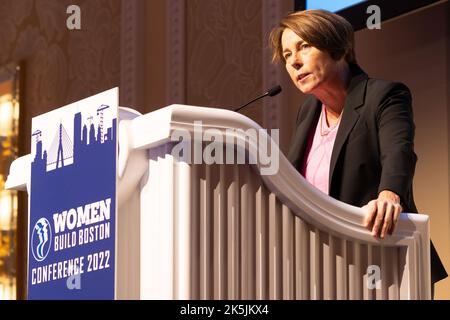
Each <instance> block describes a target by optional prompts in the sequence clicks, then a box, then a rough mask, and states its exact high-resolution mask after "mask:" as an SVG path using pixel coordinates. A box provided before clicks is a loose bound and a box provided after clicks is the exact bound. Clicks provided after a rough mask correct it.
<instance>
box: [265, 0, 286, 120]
mask: <svg viewBox="0 0 450 320" xmlns="http://www.w3.org/2000/svg"><path fill="white" fill-rule="evenodd" d="M281 16H282V3H281V1H279V0H264V1H262V46H263V54H262V75H263V81H262V83H263V90H267V89H268V88H271V87H273V86H275V85H277V84H280V83H281V72H282V70H281V68H280V66H277V65H275V64H273V63H272V62H271V61H272V52H271V50H270V47H269V45H268V43H269V41H268V39H269V34H270V31H271V30H272V28H273V27H275V26H276V25H277V24H278V22H279V21H280V19H281ZM281 105H282V98H281V96H276V97H274V98H271V99H264V101H263V110H264V115H263V117H264V119H263V121H264V127H265V128H280V126H281V117H280V114H279V113H280V112H281Z"/></svg>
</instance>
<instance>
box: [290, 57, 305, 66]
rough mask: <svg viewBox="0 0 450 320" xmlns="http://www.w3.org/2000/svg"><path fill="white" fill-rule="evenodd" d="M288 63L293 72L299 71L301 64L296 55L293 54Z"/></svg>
mask: <svg viewBox="0 0 450 320" xmlns="http://www.w3.org/2000/svg"><path fill="white" fill-rule="evenodd" d="M290 63H291V65H292V67H293V68H294V69H295V70H300V68H301V67H302V66H303V63H302V61H301V60H300V58H299V55H298V54H294V55H293V56H292V60H291V61H290Z"/></svg>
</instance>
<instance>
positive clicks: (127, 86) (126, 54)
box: [120, 0, 145, 109]
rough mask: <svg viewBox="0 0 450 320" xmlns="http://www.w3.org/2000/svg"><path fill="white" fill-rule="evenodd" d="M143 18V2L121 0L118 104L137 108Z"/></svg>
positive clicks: (141, 72)
mask: <svg viewBox="0 0 450 320" xmlns="http://www.w3.org/2000/svg"><path fill="white" fill-rule="evenodd" d="M144 18H145V3H144V2H143V1H140V0H122V19H121V21H122V24H121V46H120V48H121V64H120V65H121V69H120V104H121V105H122V106H126V107H131V108H136V109H139V106H140V105H141V104H142V101H143V90H142V88H143V84H142V83H141V79H143V76H144V71H143V63H144V61H143V55H144V44H143V42H142V41H140V40H141V39H140V38H141V37H140V34H141V33H142V32H143V30H142V26H143V25H144Z"/></svg>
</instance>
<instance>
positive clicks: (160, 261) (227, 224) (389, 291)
mask: <svg viewBox="0 0 450 320" xmlns="http://www.w3.org/2000/svg"><path fill="white" fill-rule="evenodd" d="M199 121H201V128H203V129H205V130H206V129H208V130H209V131H210V132H215V133H217V134H221V135H222V136H223V137H224V141H225V140H226V141H228V142H229V143H228V146H230V144H231V145H232V148H234V149H232V150H235V151H234V153H235V158H234V159H237V158H238V157H239V156H240V157H241V158H240V159H241V160H242V159H243V158H242V157H244V159H245V160H246V162H245V163H243V164H217V163H212V164H208V163H205V162H204V161H202V163H192V159H191V161H186V159H185V157H186V156H187V154H184V153H183V156H182V157H177V156H173V155H172V154H173V148H174V147H175V146H176V143H175V142H173V141H171V137H173V134H174V132H178V131H180V130H184V131H185V132H189V133H191V136H192V137H193V138H192V140H191V141H190V148H191V151H192V153H195V152H196V151H195V150H194V149H195V148H196V147H197V148H200V150H201V152H203V151H204V150H205V148H208V142H207V141H206V143H205V139H204V137H202V136H199V135H196V134H195V132H194V131H195V130H196V128H197V129H198V125H199ZM211 129H214V130H212V131H211ZM249 129H251V130H256V131H258V130H259V129H261V127H260V126H259V125H258V124H256V123H255V122H253V121H252V120H250V119H248V118H247V117H245V116H243V115H241V114H237V113H235V112H232V111H228V110H222V109H213V108H203V107H193V106H186V105H171V106H168V107H166V108H163V109H160V110H158V111H155V112H152V113H149V114H145V115H140V114H139V113H138V112H136V111H134V110H131V109H127V108H120V111H119V129H118V134H119V161H118V175H119V182H118V216H117V224H118V229H117V230H118V233H117V237H118V238H117V239H118V240H117V269H116V272H117V275H116V291H117V292H116V296H117V298H119V299H430V297H431V288H430V256H429V252H430V248H429V246H430V239H429V220H428V216H426V215H421V214H402V215H401V218H400V221H399V223H398V227H397V229H396V231H395V233H394V234H393V235H392V236H388V237H387V238H386V239H384V240H377V239H375V238H373V237H372V236H371V235H370V232H369V231H367V230H366V229H365V228H364V227H363V226H362V221H363V216H364V215H363V212H362V210H361V209H360V208H357V207H353V206H350V205H347V204H345V203H343V202H340V201H337V200H335V199H332V198H330V197H328V196H327V195H325V194H323V193H322V192H320V191H318V190H316V189H315V188H314V187H312V186H311V185H310V184H309V183H308V182H306V180H304V179H303V177H302V176H301V175H300V174H299V173H298V172H297V171H296V169H295V168H294V167H293V166H292V165H291V164H290V163H289V161H288V160H287V159H286V157H285V156H284V155H283V154H282V153H281V152H279V150H278V146H277V145H274V142H273V140H271V139H270V137H268V136H267V135H266V136H265V138H267V139H268V141H269V142H268V149H269V150H272V154H273V152H275V154H276V153H277V152H279V158H278V160H277V161H279V162H278V170H277V172H276V173H275V174H261V173H263V170H264V169H267V163H262V162H261V159H260V157H258V146H257V145H254V144H252V143H251V142H250V143H247V144H245V150H242V148H239V147H238V146H241V147H242V144H241V145H239V142H242V141H246V139H247V141H250V140H248V137H246V132H248V131H247V130H249ZM264 134H265V133H264ZM199 137H200V139H202V141H203V143H202V142H201V141H198V139H197V138H199ZM185 142H186V141H185ZM233 144H234V145H233ZM271 148H272V149H271ZM185 150H188V149H187V148H186V149H185ZM197 151H198V150H197ZM224 155H225V151H224ZM227 155H229V152H228V153H227ZM30 160H31V159H30V156H29V155H28V156H24V157H21V158H19V159H17V160H16V161H14V162H13V164H12V165H11V170H10V174H9V176H8V180H7V184H6V187H7V188H10V189H17V190H27V187H29V179H30ZM197 160H198V159H197Z"/></svg>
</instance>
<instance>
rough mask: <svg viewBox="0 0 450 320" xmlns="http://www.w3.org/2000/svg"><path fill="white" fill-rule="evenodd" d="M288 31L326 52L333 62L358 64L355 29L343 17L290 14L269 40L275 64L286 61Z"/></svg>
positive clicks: (317, 12) (326, 13)
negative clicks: (284, 45)
mask: <svg viewBox="0 0 450 320" xmlns="http://www.w3.org/2000/svg"><path fill="white" fill-rule="evenodd" d="M286 28H288V29H291V30H292V31H293V32H295V33H296V34H297V35H298V36H299V37H300V38H302V39H303V40H304V41H306V42H307V43H308V44H310V45H312V46H314V47H316V48H317V49H319V50H322V51H326V52H328V53H329V54H330V56H331V57H332V58H333V59H334V60H339V59H340V58H342V57H345V61H347V63H349V64H353V63H356V57H355V50H354V46H355V40H354V33H353V27H352V25H351V24H350V23H349V22H348V21H347V20H345V19H344V18H343V17H341V16H339V15H337V14H334V13H331V12H329V11H325V10H304V11H298V12H293V13H290V14H288V15H287V16H286V17H284V18H283V19H282V20H281V21H280V23H279V25H278V26H277V27H275V28H274V29H273V30H272V32H271V33H270V36H269V44H270V46H271V48H272V61H274V62H275V61H284V58H283V48H282V45H281V36H282V35H283V31H284V30H285V29H286Z"/></svg>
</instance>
